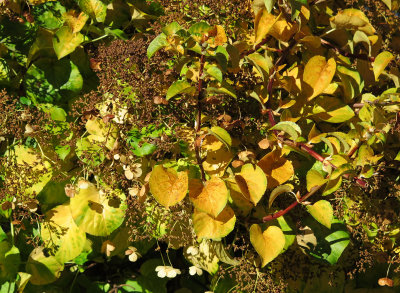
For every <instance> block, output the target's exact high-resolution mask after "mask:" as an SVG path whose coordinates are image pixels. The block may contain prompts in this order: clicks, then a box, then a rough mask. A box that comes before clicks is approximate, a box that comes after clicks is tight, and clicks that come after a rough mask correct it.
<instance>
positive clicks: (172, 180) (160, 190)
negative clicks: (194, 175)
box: [149, 165, 189, 208]
mask: <svg viewBox="0 0 400 293" xmlns="http://www.w3.org/2000/svg"><path fill="white" fill-rule="evenodd" d="M188 182H189V179H188V174H187V172H176V171H175V170H174V169H167V168H164V167H163V166H162V165H157V166H155V167H154V169H153V171H152V172H151V176H150V181H149V185H150V192H151V193H152V194H153V196H154V198H155V199H156V200H157V201H158V203H160V204H161V205H163V206H164V207H166V208H169V207H170V206H174V205H176V204H177V203H178V202H180V201H181V200H182V199H184V198H185V196H186V193H187V191H188V186H189V183H188Z"/></svg>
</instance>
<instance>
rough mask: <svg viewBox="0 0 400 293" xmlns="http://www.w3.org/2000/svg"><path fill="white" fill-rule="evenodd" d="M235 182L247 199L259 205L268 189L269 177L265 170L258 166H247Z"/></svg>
mask: <svg viewBox="0 0 400 293" xmlns="http://www.w3.org/2000/svg"><path fill="white" fill-rule="evenodd" d="M235 180H236V182H237V184H238V186H239V188H240V190H241V191H242V193H243V194H245V197H246V198H249V199H250V201H251V202H252V203H253V204H254V205H257V203H258V202H259V201H260V199H261V198H262V196H263V195H264V193H265V191H266V189H267V177H266V175H265V173H264V172H263V170H262V169H261V168H260V167H259V166H257V165H256V166H253V165H252V164H246V165H244V166H242V170H241V171H240V173H239V174H237V175H236V176H235Z"/></svg>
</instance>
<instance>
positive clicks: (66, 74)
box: [24, 58, 83, 104]
mask: <svg viewBox="0 0 400 293" xmlns="http://www.w3.org/2000/svg"><path fill="white" fill-rule="evenodd" d="M24 83H25V88H26V95H27V97H28V98H29V99H30V100H31V101H32V102H33V103H34V104H37V103H59V104H60V103H62V104H66V103H67V99H68V98H72V97H74V96H76V95H77V94H78V93H79V92H80V91H81V89H82V86H83V77H82V75H81V74H80V72H79V69H78V67H77V66H76V65H75V64H74V63H72V62H71V61H70V60H68V59H61V60H58V61H57V60H54V59H49V58H42V59H39V60H38V61H37V62H35V63H33V64H32V65H31V66H30V67H29V69H28V71H27V72H26V75H25V80H24Z"/></svg>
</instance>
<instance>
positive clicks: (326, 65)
mask: <svg viewBox="0 0 400 293" xmlns="http://www.w3.org/2000/svg"><path fill="white" fill-rule="evenodd" d="M335 71H336V62H335V59H333V58H330V59H329V60H328V61H326V59H325V57H323V56H319V55H317V56H314V57H312V58H311V59H310V60H309V61H308V62H307V64H306V66H305V68H304V73H303V81H304V83H305V84H304V89H303V90H304V94H305V96H306V97H307V98H308V100H312V99H313V98H315V97H316V96H318V95H319V94H321V93H322V92H323V91H324V90H325V89H326V88H327V87H328V85H329V84H330V83H331V81H332V78H333V76H334V75H335Z"/></svg>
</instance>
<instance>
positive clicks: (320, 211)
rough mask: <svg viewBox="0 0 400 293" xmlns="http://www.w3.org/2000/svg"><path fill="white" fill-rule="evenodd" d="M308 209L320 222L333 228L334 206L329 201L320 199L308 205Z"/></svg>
mask: <svg viewBox="0 0 400 293" xmlns="http://www.w3.org/2000/svg"><path fill="white" fill-rule="evenodd" d="M307 211H308V212H309V213H310V214H311V216H313V218H314V219H316V220H317V221H318V222H319V223H321V224H322V225H324V226H325V227H327V228H328V229H330V228H331V224H332V220H333V208H332V205H331V204H330V203H329V201H326V200H319V201H317V202H316V203H314V204H313V205H309V206H307Z"/></svg>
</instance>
